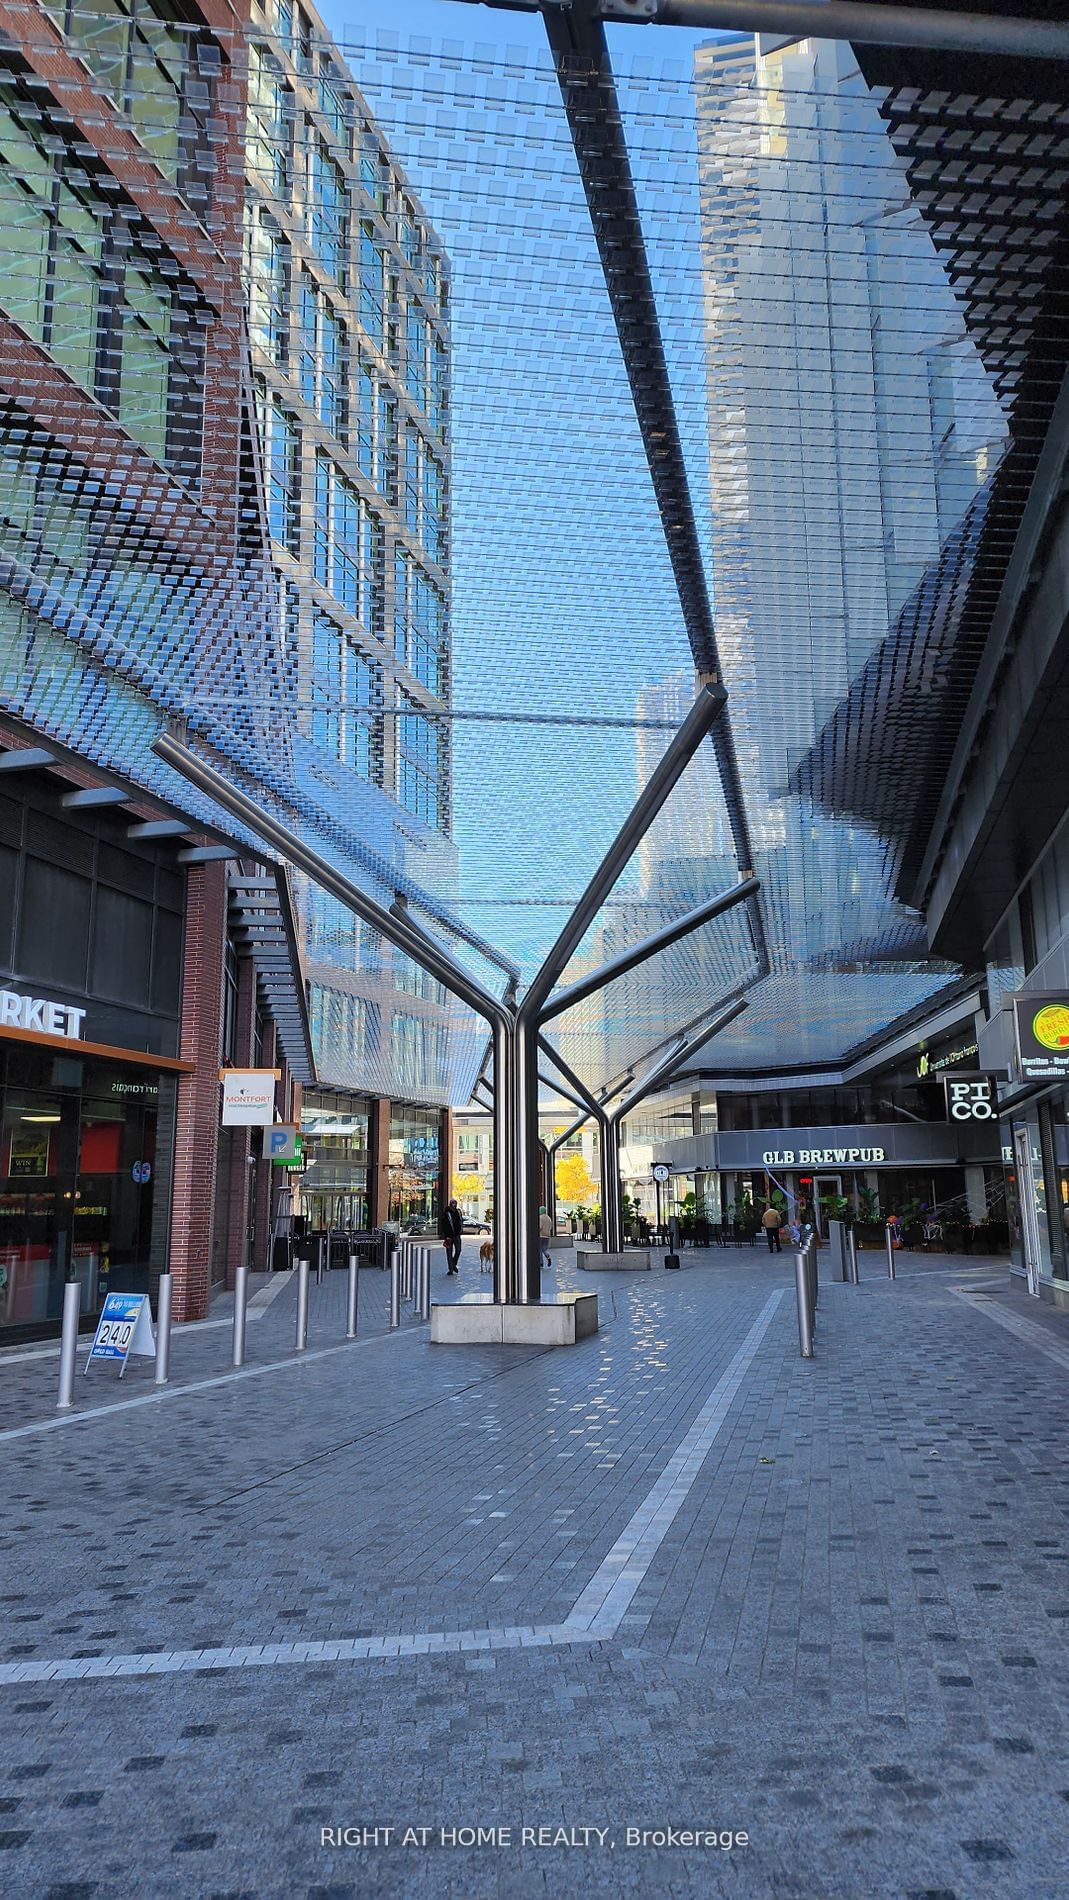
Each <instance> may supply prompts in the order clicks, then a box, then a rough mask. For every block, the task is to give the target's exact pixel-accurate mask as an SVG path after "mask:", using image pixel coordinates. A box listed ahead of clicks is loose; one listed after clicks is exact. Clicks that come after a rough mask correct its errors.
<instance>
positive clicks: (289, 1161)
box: [264, 1122, 301, 1167]
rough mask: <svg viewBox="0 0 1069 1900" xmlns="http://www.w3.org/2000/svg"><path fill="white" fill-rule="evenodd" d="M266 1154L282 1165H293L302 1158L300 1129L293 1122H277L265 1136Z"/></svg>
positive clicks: (269, 1158)
mask: <svg viewBox="0 0 1069 1900" xmlns="http://www.w3.org/2000/svg"><path fill="white" fill-rule="evenodd" d="M264 1154H265V1155H266V1156H267V1158H268V1160H269V1161H275V1162H277V1163H278V1164H279V1166H280V1167H292V1166H293V1165H294V1164H295V1163H296V1162H298V1161H299V1160H300V1158H301V1135H300V1130H299V1129H298V1128H297V1126H296V1124H295V1123H292V1122H276V1123H275V1125H274V1127H273V1128H271V1129H269V1130H268V1132H267V1134H266V1135H265V1136H264Z"/></svg>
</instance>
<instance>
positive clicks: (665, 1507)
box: [0, 1288, 783, 1688]
mask: <svg viewBox="0 0 1069 1900" xmlns="http://www.w3.org/2000/svg"><path fill="white" fill-rule="evenodd" d="M782 1298H783V1289H782V1288H779V1289H778V1290H777V1291H776V1292H775V1293H773V1294H772V1295H771V1297H770V1298H769V1299H768V1300H766V1302H765V1305H764V1306H763V1307H762V1309H761V1312H760V1313H759V1315H758V1317H757V1319H756V1320H755V1321H754V1324H753V1325H752V1326H751V1328H750V1330H749V1332H748V1333H747V1335H746V1337H745V1339H744V1340H743V1342H742V1344H741V1346H740V1347H739V1349H738V1351H737V1352H736V1354H735V1356H734V1358H733V1359H732V1361H731V1364H730V1365H729V1366H728V1368H727V1370H726V1371H725V1372H724V1373H723V1374H722V1375H721V1377H720V1378H719V1379H718V1380H717V1382H716V1384H715V1385H714V1387H713V1389H712V1391H711V1392H710V1394H709V1397H708V1398H707V1399H706V1401H705V1404H704V1405H703V1406H702V1409H701V1411H700V1412H699V1413H698V1416H697V1418H696V1419H695V1420H694V1423H693V1425H692V1426H691V1427H690V1429H689V1431H688V1432H687V1433H686V1436H685V1437H684V1438H683V1440H682V1442H681V1443H680V1444H679V1445H678V1446H677V1448H676V1450H675V1451H674V1452H673V1453H672V1456H671V1458H670V1459H669V1460H668V1463H667V1464H666V1466H665V1468H664V1470H663V1471H662V1473H661V1475H660V1477H659V1478H658V1479H657V1481H656V1483H655V1484H654V1486H653V1488H652V1490H651V1491H650V1492H649V1493H648V1494H647V1496H646V1497H645V1498H644V1499H643V1501H642V1503H641V1504H640V1505H639V1507H638V1510H637V1511H636V1512H635V1513H634V1516H633V1517H632V1518H631V1520H630V1522H629V1523H628V1524H627V1525H626V1527H625V1529H624V1530H623V1531H621V1533H620V1535H619V1537H618V1538H617V1539H616V1542H615V1543H614V1544H613V1546H612V1549H611V1550H610V1551H609V1552H608V1555H607V1556H605V1557H603V1558H602V1561H601V1563H600V1564H599V1565H598V1568H597V1570H596V1571H595V1572H594V1575H593V1576H592V1577H591V1579H590V1582H589V1583H588V1584H587V1586H586V1588H585V1589H584V1590H583V1591H582V1593H581V1594H580V1596H579V1598H578V1600H577V1601H576V1603H575V1605H574V1607H573V1608H572V1610H571V1611H570V1612H569V1614H568V1616H567V1617H566V1618H565V1620H564V1622H563V1623H547V1624H507V1625H505V1626H504V1627H503V1628H500V1629H465V1630H427V1631H420V1632H414V1633H412V1634H411V1635H407V1636H401V1635H396V1636H359V1637H338V1638H337V1639H335V1640H334V1641H327V1640H323V1641H317V1642H304V1643H253V1644H244V1645H241V1646H239V1647H234V1648H219V1649H183V1650H172V1651H167V1652H164V1653H162V1654H160V1653H156V1652H153V1651H146V1652H141V1653H140V1654H135V1655H131V1656H68V1657H59V1658H53V1659H52V1660H51V1661H49V1660H47V1659H43V1658H30V1659H28V1660H27V1661H25V1662H9V1663H0V1688H3V1687H7V1686H10V1685H15V1684H22V1683H27V1682H72V1681H89V1680H97V1681H99V1680H101V1679H106V1680H111V1679H112V1678H114V1677H119V1676H173V1675H191V1674H193V1673H194V1672H195V1671H198V1670H202V1669H204V1670H210V1671H212V1672H213V1673H214V1672H215V1671H217V1670H222V1669H263V1668H273V1667H281V1666H283V1665H285V1664H288V1663H321V1662H383V1661H388V1660H397V1659H399V1658H403V1657H408V1656H455V1655H465V1654H468V1653H469V1652H470V1653H475V1652H479V1651H486V1650H489V1651H491V1652H496V1651H500V1650H514V1649H544V1648H548V1647H552V1646H555V1645H558V1644H563V1643H583V1642H605V1641H607V1640H608V1639H609V1638H611V1637H613V1636H615V1634H616V1632H617V1630H618V1629H619V1627H620V1624H621V1622H622V1620H623V1618H624V1616H625V1615H626V1614H627V1610H628V1608H629V1606H630V1604H631V1602H632V1601H633V1599H634V1595H635V1592H636V1590H637V1589H638V1587H639V1585H640V1584H641V1582H642V1580H643V1578H644V1577H645V1575H646V1572H647V1571H648V1570H649V1567H650V1565H651V1563H652V1562H653V1559H654V1557H655V1556H656V1555H657V1552H658V1550H659V1549H660V1547H661V1544H662V1543H663V1541H664V1539H665V1537H666V1535H667V1533H668V1531H669V1529H670V1528H671V1525H672V1524H673V1523H674V1521H675V1519H676V1517H677V1516H678V1514H679V1512H680V1510H681V1509H682V1506H683V1503H684V1501H685V1499H686V1497H687V1494H688V1492H689V1491H690V1489H691V1486H692V1485H693V1484H694V1481H695V1479H696V1478H697V1476H698V1473H699V1471H700V1470H701V1467H702V1465H703V1463H704V1461H705V1459H706V1457H707V1455H708V1453H709V1451H710V1449H711V1447H712V1444H713V1441H714V1439H715V1438H716V1437H717V1434H718V1433H719V1431H720V1428H721V1426H722V1425H723V1423H724V1420H725V1419H726V1417H727V1415H728V1412H729V1410H730V1408H731V1405H732V1402H733V1401H734V1399H735V1397H736V1396H737V1394H738V1391H739V1387H740V1386H741V1384H742V1381H743V1379H744V1377H745V1375H746V1373H747V1372H748V1371H749V1369H750V1367H751V1366H752V1364H753V1362H754V1359H755V1358H756V1356H757V1352H758V1348H759V1347H760V1345H761V1342H762V1340H763V1339H764V1337H765V1334H766V1333H767V1331H768V1329H769V1327H770V1326H771V1324H772V1321H773V1319H774V1318H775V1316H776V1310H777V1308H778V1306H779V1304H780V1301H781V1300H782ZM386 1337H387V1338H389V1337H393V1338H399V1337H401V1335H400V1334H396V1333H395V1334H393V1335H390V1334H387V1335H386ZM361 1343H362V1344H365V1345H366V1344H369V1343H370V1341H366V1340H365V1341H363V1342H361ZM328 1351H331V1352H339V1351H344V1347H338V1346H333V1347H330V1348H328ZM312 1356H313V1355H312V1354H309V1355H308V1357H309V1358H311V1357H312ZM315 1356H316V1357H319V1358H323V1357H325V1356H326V1355H325V1354H323V1353H320V1354H317V1355H315ZM284 1363H288V1364H295V1363H298V1362H296V1361H286V1362H284ZM250 1370H255V1371H267V1370H269V1368H267V1367H255V1368H250ZM235 1376H240V1375H235ZM210 1383H212V1384H219V1383H221V1381H218V1380H213V1381H210ZM130 1403H132V1404H140V1403H143V1401H141V1400H131V1401H130ZM86 1416H87V1417H90V1416H92V1414H89V1413H87V1414H86ZM50 1422H51V1421H50ZM8 1435H9V1436H10V1434H8Z"/></svg>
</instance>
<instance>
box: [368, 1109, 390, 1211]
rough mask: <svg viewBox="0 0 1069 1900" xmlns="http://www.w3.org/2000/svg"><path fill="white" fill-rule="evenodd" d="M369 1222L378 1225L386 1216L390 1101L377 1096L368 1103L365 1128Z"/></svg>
mask: <svg viewBox="0 0 1069 1900" xmlns="http://www.w3.org/2000/svg"><path fill="white" fill-rule="evenodd" d="M368 1197H369V1200H370V1204H371V1205H370V1209H369V1223H370V1225H371V1226H372V1227H381V1226H382V1223H383V1221H384V1220H389V1218H390V1104H389V1102H388V1101H387V1100H386V1099H385V1097H381V1096H380V1098H379V1099H378V1101H373V1102H372V1104H371V1126H370V1127H369V1129H368Z"/></svg>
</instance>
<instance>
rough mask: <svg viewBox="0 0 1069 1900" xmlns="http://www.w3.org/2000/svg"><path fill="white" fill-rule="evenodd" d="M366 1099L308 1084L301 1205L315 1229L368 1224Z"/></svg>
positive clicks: (363, 1229)
mask: <svg viewBox="0 0 1069 1900" xmlns="http://www.w3.org/2000/svg"><path fill="white" fill-rule="evenodd" d="M368 1125H369V1109H368V1103H367V1101H366V1099H365V1098H364V1097H363V1096H355V1095H348V1094H346V1093H345V1092H344V1091H341V1090H328V1089H316V1090H306V1091H305V1094H304V1098H303V1101H302V1104H301V1133H302V1134H303V1136H304V1142H305V1158H306V1163H307V1166H306V1171H305V1173H304V1175H303V1176H302V1178H301V1208H302V1211H303V1213H304V1215H305V1218H306V1219H307V1221H308V1222H309V1224H310V1226H311V1227H312V1228H313V1229H315V1230H319V1229H324V1228H328V1227H331V1228H351V1229H353V1231H354V1232H357V1233H364V1232H366V1231H367V1226H368V1211H369V1196H368Z"/></svg>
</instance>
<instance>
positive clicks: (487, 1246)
mask: <svg viewBox="0 0 1069 1900" xmlns="http://www.w3.org/2000/svg"><path fill="white" fill-rule="evenodd" d="M493 1271H494V1243H493V1241H492V1240H484V1241H483V1244H482V1246H481V1247H480V1248H479V1272H480V1273H493Z"/></svg>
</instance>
